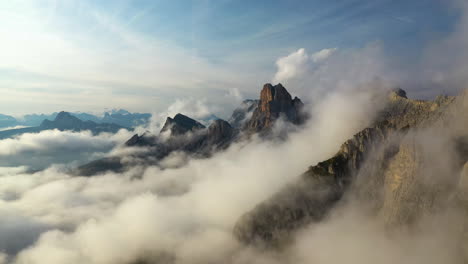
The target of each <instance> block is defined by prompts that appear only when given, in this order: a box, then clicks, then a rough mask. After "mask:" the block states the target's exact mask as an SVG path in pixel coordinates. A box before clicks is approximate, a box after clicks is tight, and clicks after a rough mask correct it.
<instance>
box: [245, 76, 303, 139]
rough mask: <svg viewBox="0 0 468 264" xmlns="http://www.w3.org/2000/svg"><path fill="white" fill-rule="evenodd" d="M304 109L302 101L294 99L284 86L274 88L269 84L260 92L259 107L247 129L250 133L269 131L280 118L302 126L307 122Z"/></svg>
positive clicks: (279, 85) (278, 85)
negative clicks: (282, 117)
mask: <svg viewBox="0 0 468 264" xmlns="http://www.w3.org/2000/svg"><path fill="white" fill-rule="evenodd" d="M302 108H303V103H302V102H301V100H300V99H299V98H297V97H295V98H294V99H292V98H291V95H290V94H289V93H288V91H287V90H286V88H284V87H283V85H282V84H277V85H275V86H273V85H271V84H269V83H267V84H265V85H264V86H263V89H262V91H261V92H260V102H259V103H258V107H257V108H256V109H255V110H254V112H253V115H252V118H251V119H250V120H249V121H248V122H247V124H246V126H245V129H246V130H248V131H250V132H261V131H265V130H266V131H268V130H269V129H271V128H272V126H273V124H274V122H275V121H276V120H277V119H278V118H280V116H284V118H285V119H286V120H287V121H289V122H291V123H293V124H296V125H299V124H302V123H303V122H304V120H305V117H304V114H303V113H302Z"/></svg>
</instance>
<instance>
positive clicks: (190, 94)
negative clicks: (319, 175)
mask: <svg viewBox="0 0 468 264" xmlns="http://www.w3.org/2000/svg"><path fill="white" fill-rule="evenodd" d="M448 2H449V1H444V0H412V1H405V0H342V1H329V0H310V1H306V0H303V1H299V0H297V1H294V0H291V1H279V0H268V1H267V0H259V1H241V0H216V1H215V0H194V1H188V0H187V1H182V0H179V1H178V0H171V1H169V0H165V1H157V0H154V1H128V0H117V1H91V0H60V1H59V0H38V1H32V0H31V1H25V0H21V1H20V0H12V1H2V3H1V4H0V17H1V19H2V23H1V25H0V43H2V44H1V49H0V50H1V51H0V90H1V92H2V97H1V98H0V113H6V114H22V113H30V112H53V111H59V110H69V111H98V112H99V111H102V110H104V108H127V109H129V110H132V111H149V112H151V111H153V112H160V111H162V110H163V109H165V108H167V107H168V106H169V105H170V104H172V103H173V102H174V101H175V100H177V99H184V98H185V99H186V98H188V99H190V100H202V101H206V102H211V101H218V103H220V104H221V105H228V104H229V103H232V104H234V103H237V101H238V100H239V99H240V98H241V97H243V98H246V97H255V96H257V94H258V92H259V88H260V86H261V85H262V84H263V83H265V82H269V81H272V80H273V77H274V76H275V73H276V72H277V70H278V69H277V67H278V66H277V64H276V62H277V61H278V59H279V58H281V57H285V56H288V54H291V53H294V52H295V51H297V50H299V49H301V48H303V49H305V51H306V52H308V54H313V53H315V52H319V51H321V50H323V49H332V48H337V49H339V50H340V51H352V50H359V49H362V48H363V47H365V46H366V45H368V44H369V43H376V42H378V43H380V44H379V45H381V46H382V49H381V51H380V52H381V53H382V54H383V56H385V57H386V58H388V61H389V63H396V64H407V63H409V64H411V63H413V62H414V61H417V60H419V58H420V57H421V56H423V54H422V53H423V51H424V50H425V49H424V47H425V46H427V45H428V43H431V42H432V41H434V40H437V39H440V38H445V37H446V36H447V35H449V34H451V32H453V31H454V30H455V26H456V25H457V23H458V21H459V18H460V13H459V11H458V10H457V9H456V8H454V6H453V5H452V4H448ZM292 89H293V90H294V87H293V88H292ZM230 95H234V97H236V98H234V99H232V98H229V96H230ZM220 98H221V99H220ZM230 107H231V106H230ZM221 108H222V107H221ZM218 110H219V109H218ZM221 110H223V109H221ZM226 111H227V110H226Z"/></svg>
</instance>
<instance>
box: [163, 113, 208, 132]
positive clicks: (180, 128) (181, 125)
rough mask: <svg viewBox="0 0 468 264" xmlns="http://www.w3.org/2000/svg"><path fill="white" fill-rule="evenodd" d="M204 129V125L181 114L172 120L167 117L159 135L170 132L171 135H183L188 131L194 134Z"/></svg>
mask: <svg viewBox="0 0 468 264" xmlns="http://www.w3.org/2000/svg"><path fill="white" fill-rule="evenodd" d="M203 128H205V126H204V125H202V124H201V123H199V122H197V121H195V120H194V119H192V118H190V117H188V116H185V115H183V114H177V115H175V116H174V118H170V117H168V118H167V119H166V123H165V124H164V126H163V128H162V129H161V133H164V132H166V131H170V132H171V135H176V136H177V135H183V134H185V133H187V132H189V131H191V132H194V131H196V130H199V129H203Z"/></svg>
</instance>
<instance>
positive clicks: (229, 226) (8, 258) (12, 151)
mask: <svg viewBox="0 0 468 264" xmlns="http://www.w3.org/2000/svg"><path fill="white" fill-rule="evenodd" d="M460 5H461V6H463V8H464V9H463V10H466V5H465V4H464V3H460ZM467 29H468V26H467V18H466V16H465V15H463V16H462V18H461V20H460V23H459V26H458V27H457V29H456V31H455V32H453V33H452V34H450V36H448V37H447V38H446V39H444V40H443V41H437V42H436V41H434V42H432V43H430V44H429V45H428V46H427V47H425V49H426V50H427V51H428V52H427V54H425V55H424V58H422V59H421V61H422V62H427V64H426V65H424V67H425V68H423V69H420V70H415V69H408V72H410V73H411V74H414V76H415V78H416V79H418V81H416V82H408V78H407V77H408V76H407V75H406V74H407V73H406V74H402V71H401V70H398V69H394V68H392V67H390V66H389V64H388V63H387V62H388V58H387V57H386V55H385V52H384V46H383V45H382V43H380V42H378V41H377V42H373V43H368V45H366V46H364V47H362V48H358V49H355V50H342V49H341V48H339V47H329V48H326V49H322V50H318V51H315V52H314V51H307V50H305V49H303V48H300V49H296V50H295V51H294V52H292V53H290V54H285V55H284V56H283V57H281V58H278V59H277V60H276V66H277V71H276V73H275V74H274V75H273V76H272V80H273V81H275V82H281V83H283V84H284V85H285V86H286V87H288V89H290V91H292V93H293V94H294V95H299V96H301V97H303V98H305V101H306V104H305V108H306V109H305V111H307V113H308V114H309V119H308V121H307V122H306V123H305V124H304V125H302V126H301V127H298V128H295V129H292V130H288V131H289V133H288V136H287V137H286V138H285V139H284V140H266V139H264V138H261V137H258V136H255V135H254V136H252V137H251V138H248V139H246V140H242V141H239V142H236V143H234V144H232V145H231V146H229V148H227V149H225V150H222V151H219V152H217V153H215V154H214V155H212V156H210V157H208V158H198V157H192V156H190V155H189V154H187V153H183V152H173V153H171V155H169V156H168V157H166V158H165V159H164V160H162V161H161V162H160V163H159V165H158V166H156V165H153V166H146V165H140V164H139V163H138V162H128V164H129V167H128V170H126V171H125V172H121V173H117V172H106V173H104V174H100V175H95V176H92V177H84V176H80V175H71V174H70V173H69V172H70V169H71V168H74V167H77V166H79V165H82V164H84V163H86V162H88V161H92V160H96V159H99V158H102V157H109V156H119V157H123V158H125V157H128V156H129V154H132V153H145V151H147V149H145V148H139V147H133V148H130V147H126V146H124V142H125V141H126V140H128V139H129V138H130V137H131V136H132V134H133V133H131V132H128V131H125V130H121V131H119V132H118V133H117V134H113V135H111V134H105V133H104V134H100V135H93V134H92V133H90V132H79V133H77V132H67V131H65V132H63V131H62V132H61V131H57V130H52V131H43V132H40V133H37V134H24V135H21V136H18V137H15V138H12V139H5V140H0V166H1V167H0V252H1V254H0V263H2V264H3V263H4V264H7V263H8V264H35V263H38V264H39V263H67V264H82V263H90V264H140V263H145V264H149V263H174V264H176V263H177V264H197V263H200V264H202V263H204V264H205V263H228V264H229V263H231V264H244V263H245V264H247V263H255V264H280V263H297V264H316V263H320V264H336V263H347V264H354V263H356V264H357V263H362V264H371V263H384V264H386V263H408V264H410V263H411V264H437V263H464V260H465V256H464V255H465V254H466V252H465V251H464V248H463V247H464V246H465V245H464V244H463V235H464V232H465V229H466V224H465V223H464V219H465V218H466V215H465V213H466V212H465V206H464V202H466V199H465V200H464V198H463V195H462V194H463V192H464V191H466V190H460V189H458V188H459V187H457V186H458V184H459V182H461V181H463V180H464V179H465V178H466V176H463V175H465V174H466V168H465V172H463V173H465V174H462V169H463V166H465V167H466V165H465V164H464V163H463V162H466V161H465V160H463V161H461V160H457V158H456V157H457V155H458V154H457V151H458V150H457V144H456V143H454V142H456V140H459V139H460V138H461V137H463V136H464V135H466V127H468V120H467V118H466V111H465V110H466V106H468V101H467V100H468V96H464V97H460V98H461V99H459V101H457V102H458V103H457V107H458V108H456V109H455V110H453V113H452V112H451V113H450V114H449V116H448V117H447V119H445V120H446V121H447V123H436V124H435V125H431V126H429V127H421V128H418V129H414V130H410V131H408V132H405V133H400V134H397V135H395V138H392V139H391V140H389V142H386V143H385V144H387V145H383V146H380V147H382V148H385V147H389V146H393V145H392V144H394V143H395V142H398V144H399V149H400V150H401V149H403V150H405V148H407V149H408V153H409V154H408V155H407V156H404V155H403V154H401V153H399V154H395V155H396V156H394V157H392V159H391V160H390V162H389V164H385V165H386V166H387V165H388V166H390V167H391V166H396V167H398V166H400V163H398V162H399V161H400V160H399V159H401V160H403V161H406V160H410V159H421V160H424V162H423V163H422V164H423V165H421V166H422V167H423V168H422V169H421V171H422V173H421V175H418V176H415V179H414V182H416V183H418V184H417V186H422V187H421V193H420V195H419V194H418V195H419V196H418V197H423V198H431V197H432V196H431V197H429V196H430V194H429V195H428V194H426V193H424V191H425V190H429V189H430V188H433V187H434V186H441V189H443V190H441V193H443V195H441V196H437V198H434V200H433V201H432V200H431V202H433V204H431V206H427V207H425V206H424V205H421V206H420V207H418V210H415V212H414V213H413V215H414V217H412V219H411V222H410V224H400V225H398V224H395V222H391V223H389V221H387V220H388V219H389V217H388V215H385V214H386V212H387V213H388V212H390V213H391V212H392V209H393V207H392V206H393V204H391V203H390V204H389V203H385V202H384V200H385V199H384V198H385V197H389V196H391V192H390V191H389V190H388V189H386V188H387V186H385V187H383V188H381V189H372V190H369V189H366V188H370V187H372V186H373V185H372V184H368V183H369V182H370V181H375V180H381V181H391V180H392V179H393V180H394V182H390V184H389V185H388V186H397V187H398V183H399V182H398V179H400V178H399V177H400V176H401V175H396V174H395V175H383V176H382V177H383V178H381V179H376V177H377V176H376V175H375V174H373V172H374V171H375V170H374V168H373V166H375V165H374V164H376V160H377V158H378V157H373V156H372V155H370V156H368V157H365V158H366V162H365V164H366V166H363V168H365V169H362V170H361V171H359V173H358V175H357V178H356V180H355V182H353V185H352V186H351V187H350V189H349V191H348V192H347V193H346V195H345V196H344V197H343V199H341V200H340V201H339V202H338V204H337V205H336V206H335V207H334V208H333V209H332V210H331V212H330V213H329V214H328V215H326V217H325V218H324V219H323V220H322V221H320V222H317V223H311V224H309V225H307V226H306V227H303V228H301V229H300V230H297V231H296V232H294V234H293V239H292V241H291V243H290V244H289V245H288V246H287V247H284V248H281V249H279V250H271V249H265V248H257V247H255V246H250V245H244V244H242V243H241V242H239V241H238V240H237V239H236V238H235V237H234V236H233V228H234V225H235V224H236V222H237V221H238V219H239V218H240V217H241V216H242V215H243V214H244V213H246V212H248V211H249V210H251V209H253V208H254V207H255V206H256V205H257V204H259V203H261V202H262V201H265V200H267V199H268V198H270V197H271V196H272V195H274V194H275V193H277V192H278V191H279V190H281V189H282V188H284V187H285V186H287V185H288V184H291V183H293V182H295V181H296V180H298V178H299V177H300V176H301V174H302V173H304V172H305V171H306V170H307V168H308V167H310V166H312V165H315V164H317V163H318V162H320V161H323V160H326V159H328V158H330V157H331V156H333V155H334V154H336V152H337V151H338V150H339V149H340V146H341V145H342V144H343V142H345V141H346V140H348V139H350V138H352V137H353V135H354V134H356V133H357V132H359V131H361V130H362V129H364V128H366V127H369V126H371V125H372V124H373V121H374V120H375V118H376V116H377V114H378V113H379V111H381V110H382V109H383V108H384V107H385V102H386V100H387V95H388V92H389V91H390V90H391V89H393V88H395V87H398V86H400V85H403V84H407V85H409V84H415V83H419V85H420V84H421V83H424V84H429V89H428V94H431V96H432V93H433V90H432V89H433V88H434V87H440V86H444V87H447V89H448V90H450V91H453V92H457V91H460V90H462V89H464V88H466V87H467V86H466V85H467V80H466V78H465V77H464V76H465V75H464V73H465V72H466V71H464V69H468V64H466V61H467V60H465V59H464V58H465V57H466V54H467V53H466V50H465V48H464V46H466V45H464V44H466V39H467V37H466V32H467ZM442 47H445V49H451V47H459V49H457V50H458V51H459V52H460V54H461V55H460V57H458V59H456V60H455V62H454V63H452V61H451V60H450V57H448V58H447V61H448V62H447V64H450V67H445V65H437V64H436V63H435V62H434V61H437V62H444V60H441V59H440V58H439V57H438V55H436V54H440V53H439V50H440V49H441V48H442ZM452 58H453V57H452ZM421 64H424V63H421ZM421 67H423V66H421ZM423 80H424V81H423ZM434 85H436V86H434ZM437 85H438V86H437ZM405 88H406V87H405ZM408 89H409V90H410V91H412V92H413V94H422V93H423V91H421V90H420V87H419V86H418V85H417V87H413V86H410V87H408ZM412 89H414V90H412ZM228 96H231V97H232V101H235V102H240V101H241V97H242V96H241V95H240V93H239V92H238V91H237V90H231V92H230V93H229V95H228ZM225 100H228V99H225ZM184 111H187V112H186V113H184ZM223 111H224V110H223ZM179 112H182V114H187V115H189V116H190V115H191V114H193V115H194V116H193V117H194V118H200V119H201V118H205V117H208V116H210V115H211V114H212V113H215V112H217V109H216V108H210V106H208V102H205V101H203V100H195V99H179V100H176V101H175V102H174V103H173V104H172V105H171V106H170V107H169V108H168V109H167V110H166V111H165V112H162V113H160V114H153V120H152V122H151V124H150V125H149V126H148V127H144V128H143V127H140V128H137V129H136V131H137V132H138V133H140V134H141V133H143V132H144V131H150V132H152V133H157V132H158V131H159V130H160V128H161V126H162V124H163V123H164V119H165V118H166V117H167V116H171V117H172V116H173V115H174V114H176V113H179ZM288 128H289V127H288V124H286V123H285V122H281V120H280V121H279V122H277V123H276V125H275V127H274V129H273V131H274V132H275V131H283V130H284V129H288ZM414 149H418V150H420V153H423V154H422V156H417V155H413V152H412V151H414ZM398 155H401V156H403V157H400V156H398ZM129 159H131V158H129ZM462 163H463V164H462ZM401 164H402V165H401V166H405V164H406V163H401ZM466 175H468V174H466ZM395 179H397V180H395ZM465 180H466V179H465ZM388 188H389V187H388ZM424 188H427V189H424ZM403 191H405V190H403ZM370 192H371V193H372V196H366V194H368V193H370ZM363 194H364V195H363ZM425 195H428V196H425ZM369 197H372V198H369ZM439 197H440V198H439ZM373 198H375V200H373ZM392 199H393V198H392V197H390V199H389V200H390V201H392V202H395V203H396V202H399V201H396V199H393V200H392ZM386 201H388V200H386ZM453 201H457V202H453ZM454 204H455V205H454ZM410 209H411V208H410ZM410 209H408V210H410ZM397 220H398V219H397ZM395 221H396V220H395ZM396 222H398V221H396Z"/></svg>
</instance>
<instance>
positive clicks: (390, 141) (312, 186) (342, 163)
mask: <svg viewBox="0 0 468 264" xmlns="http://www.w3.org/2000/svg"><path fill="white" fill-rule="evenodd" d="M463 100H464V99H463V97H461V98H458V100H457V102H455V101H456V100H455V98H453V97H438V98H437V99H436V100H435V101H420V100H410V99H408V98H406V94H405V93H404V91H402V90H396V91H393V92H392V93H391V94H390V96H389V100H388V104H387V107H385V109H384V110H383V111H382V112H381V113H380V114H379V115H378V117H377V119H376V121H375V123H374V125H373V126H372V127H370V128H366V129H364V130H363V131H361V132H359V133H358V134H356V135H355V136H354V137H353V138H352V139H350V140H348V141H347V142H346V143H345V144H343V145H342V146H341V148H340V150H339V151H338V153H337V154H336V155H335V156H334V157H332V158H331V159H329V160H326V161H324V162H320V163H318V164H317V165H315V166H312V167H310V168H309V170H307V171H306V172H305V173H304V174H303V175H302V176H301V177H300V178H299V180H298V181H297V182H296V183H294V184H291V185H290V186H287V187H285V188H284V189H283V190H281V191H280V192H279V193H278V194H276V195H274V196H273V197H271V198H270V199H269V200H267V201H265V202H263V203H261V204H259V205H257V206H256V207H255V208H254V209H253V210H252V211H250V212H247V213H246V214H245V215H244V216H242V218H241V219H239V221H238V222H237V224H236V226H235V228H234V234H235V236H236V237H237V238H238V239H239V240H240V241H242V242H244V243H247V244H256V245H264V246H280V245H282V244H283V243H285V242H287V241H288V239H289V238H290V237H291V235H292V234H293V233H294V232H293V231H294V230H297V229H298V228H301V227H304V226H305V225H307V224H309V223H311V222H314V221H319V220H321V219H322V218H323V217H325V216H326V215H327V213H328V212H329V211H330V210H331V209H332V208H333V207H334V205H335V204H336V203H337V202H338V201H340V199H341V198H342V197H343V195H345V194H346V193H347V190H348V189H350V188H352V189H353V195H354V196H356V197H355V198H356V199H360V200H361V201H363V202H365V203H369V204H370V205H371V206H372V208H375V210H376V211H378V212H379V214H381V215H382V217H384V219H385V221H386V222H387V223H388V224H390V225H392V224H394V223H400V224H403V223H405V224H406V223H408V222H409V221H410V220H411V219H413V218H414V217H413V215H412V213H410V212H416V213H415V214H418V212H419V211H420V210H417V208H424V210H429V207H431V206H435V204H437V203H436V202H435V201H436V200H441V201H442V200H444V198H446V197H445V196H443V195H440V194H442V193H444V194H446V193H447V191H446V190H448V189H450V188H451V187H453V185H454V182H455V181H456V179H447V178H443V179H440V177H439V178H436V177H434V175H445V174H444V173H446V174H447V175H454V174H453V173H454V171H451V169H449V168H455V169H454V170H455V171H456V170H457V169H458V168H457V166H453V164H452V163H451V161H453V160H455V158H454V157H450V158H446V159H444V162H440V158H439V160H437V157H436V156H431V157H427V155H422V154H420V153H431V152H430V151H427V150H421V149H418V148H420V147H421V144H423V142H416V141H415V140H416V139H420V137H419V135H421V134H420V133H419V131H420V130H423V131H426V129H428V128H432V127H437V128H439V129H441V130H439V131H438V132H433V133H436V135H439V136H440V135H444V137H442V138H443V139H444V140H441V141H440V142H441V143H440V144H439V145H438V147H437V148H435V149H437V150H439V151H444V152H443V153H453V150H454V149H455V146H456V145H457V144H453V145H450V146H448V147H447V149H442V146H447V144H446V143H447V142H449V141H452V140H454V139H456V138H458V136H459V135H454V134H453V133H451V132H450V133H449V132H448V131H453V130H454V129H453V127H452V125H451V124H453V123H454V122H450V119H451V117H452V116H453V113H455V112H456V113H463V112H464V111H463V110H460V109H459V105H460V104H459V103H458V102H461V101H463ZM457 121H459V118H457ZM463 122H465V121H463ZM448 123H451V124H450V125H449V126H447V124H448ZM455 123H456V122H455ZM464 124H468V122H465V123H464ZM448 127H450V128H448ZM460 131H461V132H462V133H465V134H466V135H468V131H467V127H465V128H460ZM415 133H416V134H415ZM416 135H417V136H416ZM431 135H432V134H431ZM428 137H429V136H428ZM415 145H418V146H419V147H416V148H415V147H414V146H415ZM433 150H434V149H433ZM433 153H437V152H433ZM454 155H455V156H456V157H457V158H459V159H462V160H466V159H468V157H463V156H460V155H459V154H454ZM422 156H424V159H423V158H421V157H422ZM422 160H424V162H422ZM436 162H438V163H437V164H439V165H440V166H439V167H438V168H439V169H440V170H439V171H437V172H433V173H431V174H428V170H427V169H425V170H423V168H432V166H428V165H430V164H431V165H432V164H434V163H436ZM442 165H443V166H442ZM436 167H437V166H436ZM418 175H419V176H418ZM420 175H424V176H426V177H425V178H430V179H431V181H426V180H424V179H423V178H424V177H422V176H420ZM428 175H432V177H431V176H428ZM415 179H418V180H415ZM437 179H439V180H437ZM422 182H424V183H425V185H424V187H422V188H421V187H420V185H421V183H422ZM442 183H443V184H442ZM416 190H417V192H416ZM422 194H424V195H422ZM436 197H437V198H436ZM415 199H416V200H415ZM417 199H423V200H424V201H425V202H424V203H421V201H419V200H417ZM369 201H370V202H369ZM415 205H417V206H415Z"/></svg>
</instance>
